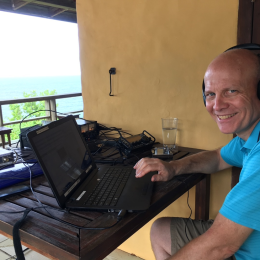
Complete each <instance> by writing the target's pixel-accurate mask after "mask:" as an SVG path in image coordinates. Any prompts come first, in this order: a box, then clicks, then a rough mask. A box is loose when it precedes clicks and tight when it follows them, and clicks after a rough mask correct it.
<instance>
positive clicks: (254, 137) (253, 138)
mask: <svg viewBox="0 0 260 260" xmlns="http://www.w3.org/2000/svg"><path fill="white" fill-rule="evenodd" d="M259 134H260V121H259V122H258V123H257V125H256V126H255V128H254V130H253V131H252V133H251V135H250V136H249V138H248V139H247V141H246V142H245V144H244V145H243V147H242V148H241V150H242V149H243V148H246V149H250V150H251V149H252V148H253V147H254V146H255V144H256V143H257V142H258V141H259V140H258V138H259V136H260V135H259ZM241 140H242V139H241Z"/></svg>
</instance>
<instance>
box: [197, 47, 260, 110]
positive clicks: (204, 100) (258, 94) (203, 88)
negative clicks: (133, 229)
mask: <svg viewBox="0 0 260 260" xmlns="http://www.w3.org/2000/svg"><path fill="white" fill-rule="evenodd" d="M234 49H245V50H249V51H253V50H260V45H258V44H255V43H245V44H239V45H236V46H233V47H231V48H229V49H227V50H225V51H224V52H227V51H230V50H234ZM204 92H205V84H204V79H203V82H202V97H203V102H204V105H205V106H206V96H205V93H204ZM257 97H258V99H260V81H259V82H258V85H257Z"/></svg>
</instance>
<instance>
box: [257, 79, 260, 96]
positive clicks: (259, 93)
mask: <svg viewBox="0 0 260 260" xmlns="http://www.w3.org/2000/svg"><path fill="white" fill-rule="evenodd" d="M257 97H258V99H259V100H260V81H259V82H258V84H257Z"/></svg>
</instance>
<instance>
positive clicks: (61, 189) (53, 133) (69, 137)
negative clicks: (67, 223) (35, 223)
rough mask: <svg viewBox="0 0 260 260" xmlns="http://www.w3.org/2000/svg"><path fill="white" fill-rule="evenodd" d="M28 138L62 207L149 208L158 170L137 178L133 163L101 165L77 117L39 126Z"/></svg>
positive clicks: (95, 208) (93, 208)
mask: <svg viewBox="0 0 260 260" xmlns="http://www.w3.org/2000/svg"><path fill="white" fill-rule="evenodd" d="M27 138H28V140H29V142H30V144H31V147H32V149H33V151H34V152H35V155H36V157H37V159H38V162H39V164H40V165H41V168H42V170H43V172H44V175H45V177H46V178H47V180H48V182H49V185H50V187H51V189H52V191H53V193H54V195H55V197H56V199H57V202H58V204H59V206H60V207H61V208H66V209H68V210H72V209H76V210H102V211H111V212H114V211H120V210H122V209H124V210H127V211H129V212H134V211H143V210H146V209H148V208H149V206H150V201H151V196H152V190H153V182H151V177H152V175H153V174H155V172H151V173H149V174H147V175H146V176H144V177H143V178H135V170H134V169H133V167H132V166H108V165H105V166H101V167H97V165H96V164H95V161H94V159H93V157H92V155H91V152H90V150H89V148H88V146H87V144H86V142H85V141H84V139H83V137H82V136H81V134H80V132H79V128H78V125H77V123H76V121H75V118H74V117H73V116H67V117H65V118H63V119H60V120H58V121H55V122H52V123H50V124H48V125H45V126H43V127H41V128H38V129H35V130H33V131H31V132H29V133H28V134H27ZM112 184H114V185H116V186H117V187H113V188H111V187H110V186H111V185H112ZM111 190H112V191H111Z"/></svg>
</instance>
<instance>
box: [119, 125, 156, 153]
mask: <svg viewBox="0 0 260 260" xmlns="http://www.w3.org/2000/svg"><path fill="white" fill-rule="evenodd" d="M154 142H155V138H154V137H153V136H152V135H151V134H149V133H148V132H147V131H145V130H144V131H143V132H142V133H141V134H138V135H133V136H130V137H126V138H125V137H123V136H122V135H121V136H120V137H119V139H118V141H117V145H118V148H119V150H120V151H121V152H123V153H124V154H125V155H127V156H128V155H129V154H131V153H132V152H136V151H141V150H148V149H151V148H152V146H153V144H154Z"/></svg>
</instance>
